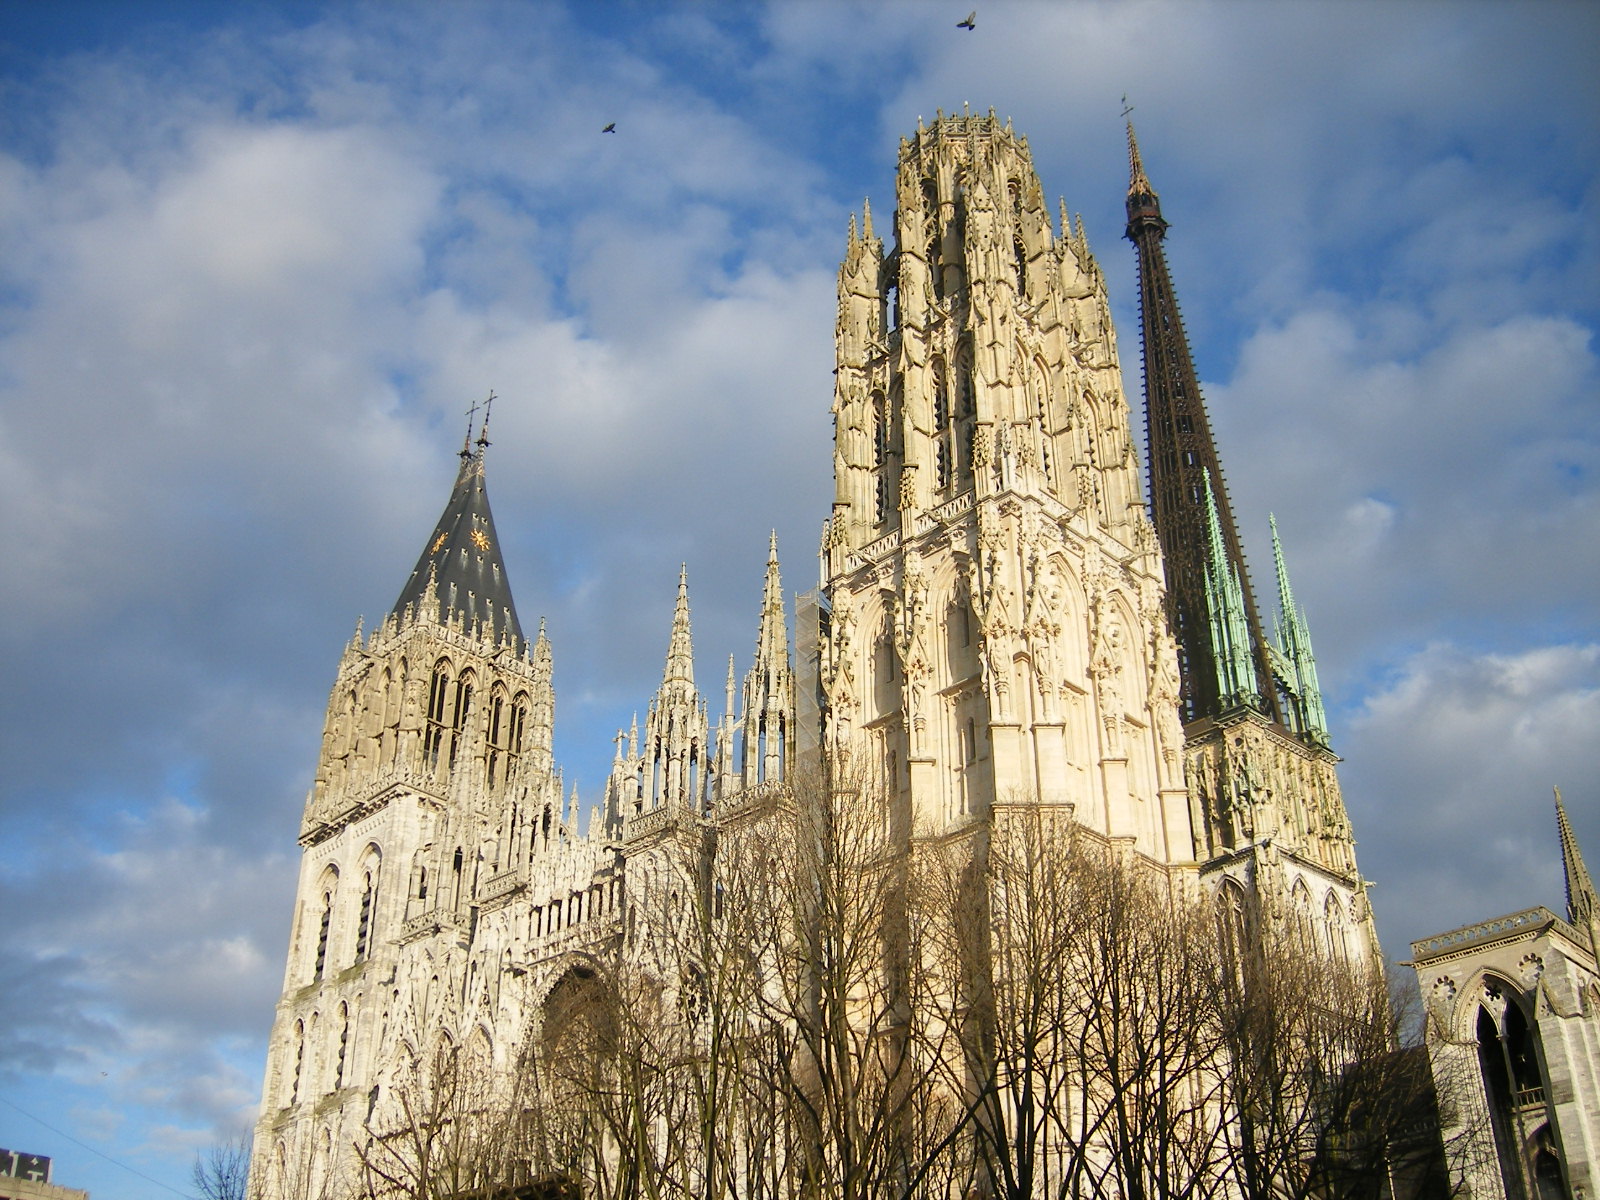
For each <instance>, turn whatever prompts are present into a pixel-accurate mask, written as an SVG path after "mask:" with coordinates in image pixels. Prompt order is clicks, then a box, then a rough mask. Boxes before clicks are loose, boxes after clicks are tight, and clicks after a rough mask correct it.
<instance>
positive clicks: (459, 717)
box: [450, 672, 472, 770]
mask: <svg viewBox="0 0 1600 1200" xmlns="http://www.w3.org/2000/svg"><path fill="white" fill-rule="evenodd" d="M455 691H456V694H455V697H454V699H455V703H454V704H452V705H451V708H450V767H451V769H452V770H453V769H454V768H455V765H456V756H457V755H458V754H459V753H460V751H461V748H462V745H463V744H464V743H465V742H466V740H467V717H468V716H470V715H471V713H472V676H471V675H470V674H467V673H465V672H463V674H462V676H461V679H460V681H459V682H457V684H456V689H455Z"/></svg>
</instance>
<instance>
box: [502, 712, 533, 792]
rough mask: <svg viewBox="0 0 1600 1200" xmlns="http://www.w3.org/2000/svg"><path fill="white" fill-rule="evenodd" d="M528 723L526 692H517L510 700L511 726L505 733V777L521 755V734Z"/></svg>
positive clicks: (508, 776) (508, 775)
mask: <svg viewBox="0 0 1600 1200" xmlns="http://www.w3.org/2000/svg"><path fill="white" fill-rule="evenodd" d="M527 725H528V694H527V693H526V692H518V693H517V698H516V699H515V700H513V701H512V702H511V728H510V729H509V730H508V731H507V733H506V778H507V779H509V778H510V777H511V771H512V768H514V767H515V766H516V764H517V760H518V759H520V758H521V757H522V735H523V731H524V730H525V729H526V728H527Z"/></svg>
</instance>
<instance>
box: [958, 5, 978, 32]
mask: <svg viewBox="0 0 1600 1200" xmlns="http://www.w3.org/2000/svg"><path fill="white" fill-rule="evenodd" d="M977 27H978V10H977V9H973V10H972V11H971V12H969V13H968V14H967V19H966V20H965V21H957V22H956V28H957V29H965V30H966V31H967V32H968V33H971V32H972V31H973V30H974V29H976V28H977Z"/></svg>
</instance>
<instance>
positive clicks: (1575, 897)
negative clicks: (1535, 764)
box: [1555, 788, 1600, 926]
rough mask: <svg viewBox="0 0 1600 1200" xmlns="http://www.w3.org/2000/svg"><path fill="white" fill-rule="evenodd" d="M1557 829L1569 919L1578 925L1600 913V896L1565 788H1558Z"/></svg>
mask: <svg viewBox="0 0 1600 1200" xmlns="http://www.w3.org/2000/svg"><path fill="white" fill-rule="evenodd" d="M1555 793H1556V829H1557V830H1558V831H1559V833H1560V836H1561V870H1562V874H1563V875H1564V876H1565V878H1566V884H1567V919H1568V920H1569V921H1571V922H1572V923H1573V924H1574V925H1580V926H1581V925H1586V924H1587V923H1588V922H1589V921H1590V920H1591V919H1593V918H1594V917H1596V916H1600V913H1597V912H1596V908H1597V907H1600V898H1597V897H1596V895H1595V890H1594V881H1593V880H1592V879H1591V878H1590V877H1589V868H1588V867H1587V866H1585V865H1584V861H1583V852H1582V851H1581V850H1579V849H1578V838H1577V835H1576V834H1574V833H1573V832H1572V825H1571V824H1570V823H1569V822H1568V820H1567V810H1566V808H1565V806H1563V805H1562V803H1561V789H1560V788H1556V789H1555Z"/></svg>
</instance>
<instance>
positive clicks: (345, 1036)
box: [333, 1004, 350, 1092]
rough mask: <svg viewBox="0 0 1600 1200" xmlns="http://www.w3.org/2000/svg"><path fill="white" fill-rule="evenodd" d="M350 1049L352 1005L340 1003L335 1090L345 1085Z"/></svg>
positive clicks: (334, 1071)
mask: <svg viewBox="0 0 1600 1200" xmlns="http://www.w3.org/2000/svg"><path fill="white" fill-rule="evenodd" d="M349 1049H350V1006H349V1005H348V1004H341V1005H339V1057H338V1058H337V1059H335V1060H334V1064H333V1090H334V1091H336V1092H337V1091H338V1090H339V1089H340V1088H342V1087H343V1086H344V1062H345V1055H346V1054H347V1053H348V1052H349Z"/></svg>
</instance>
